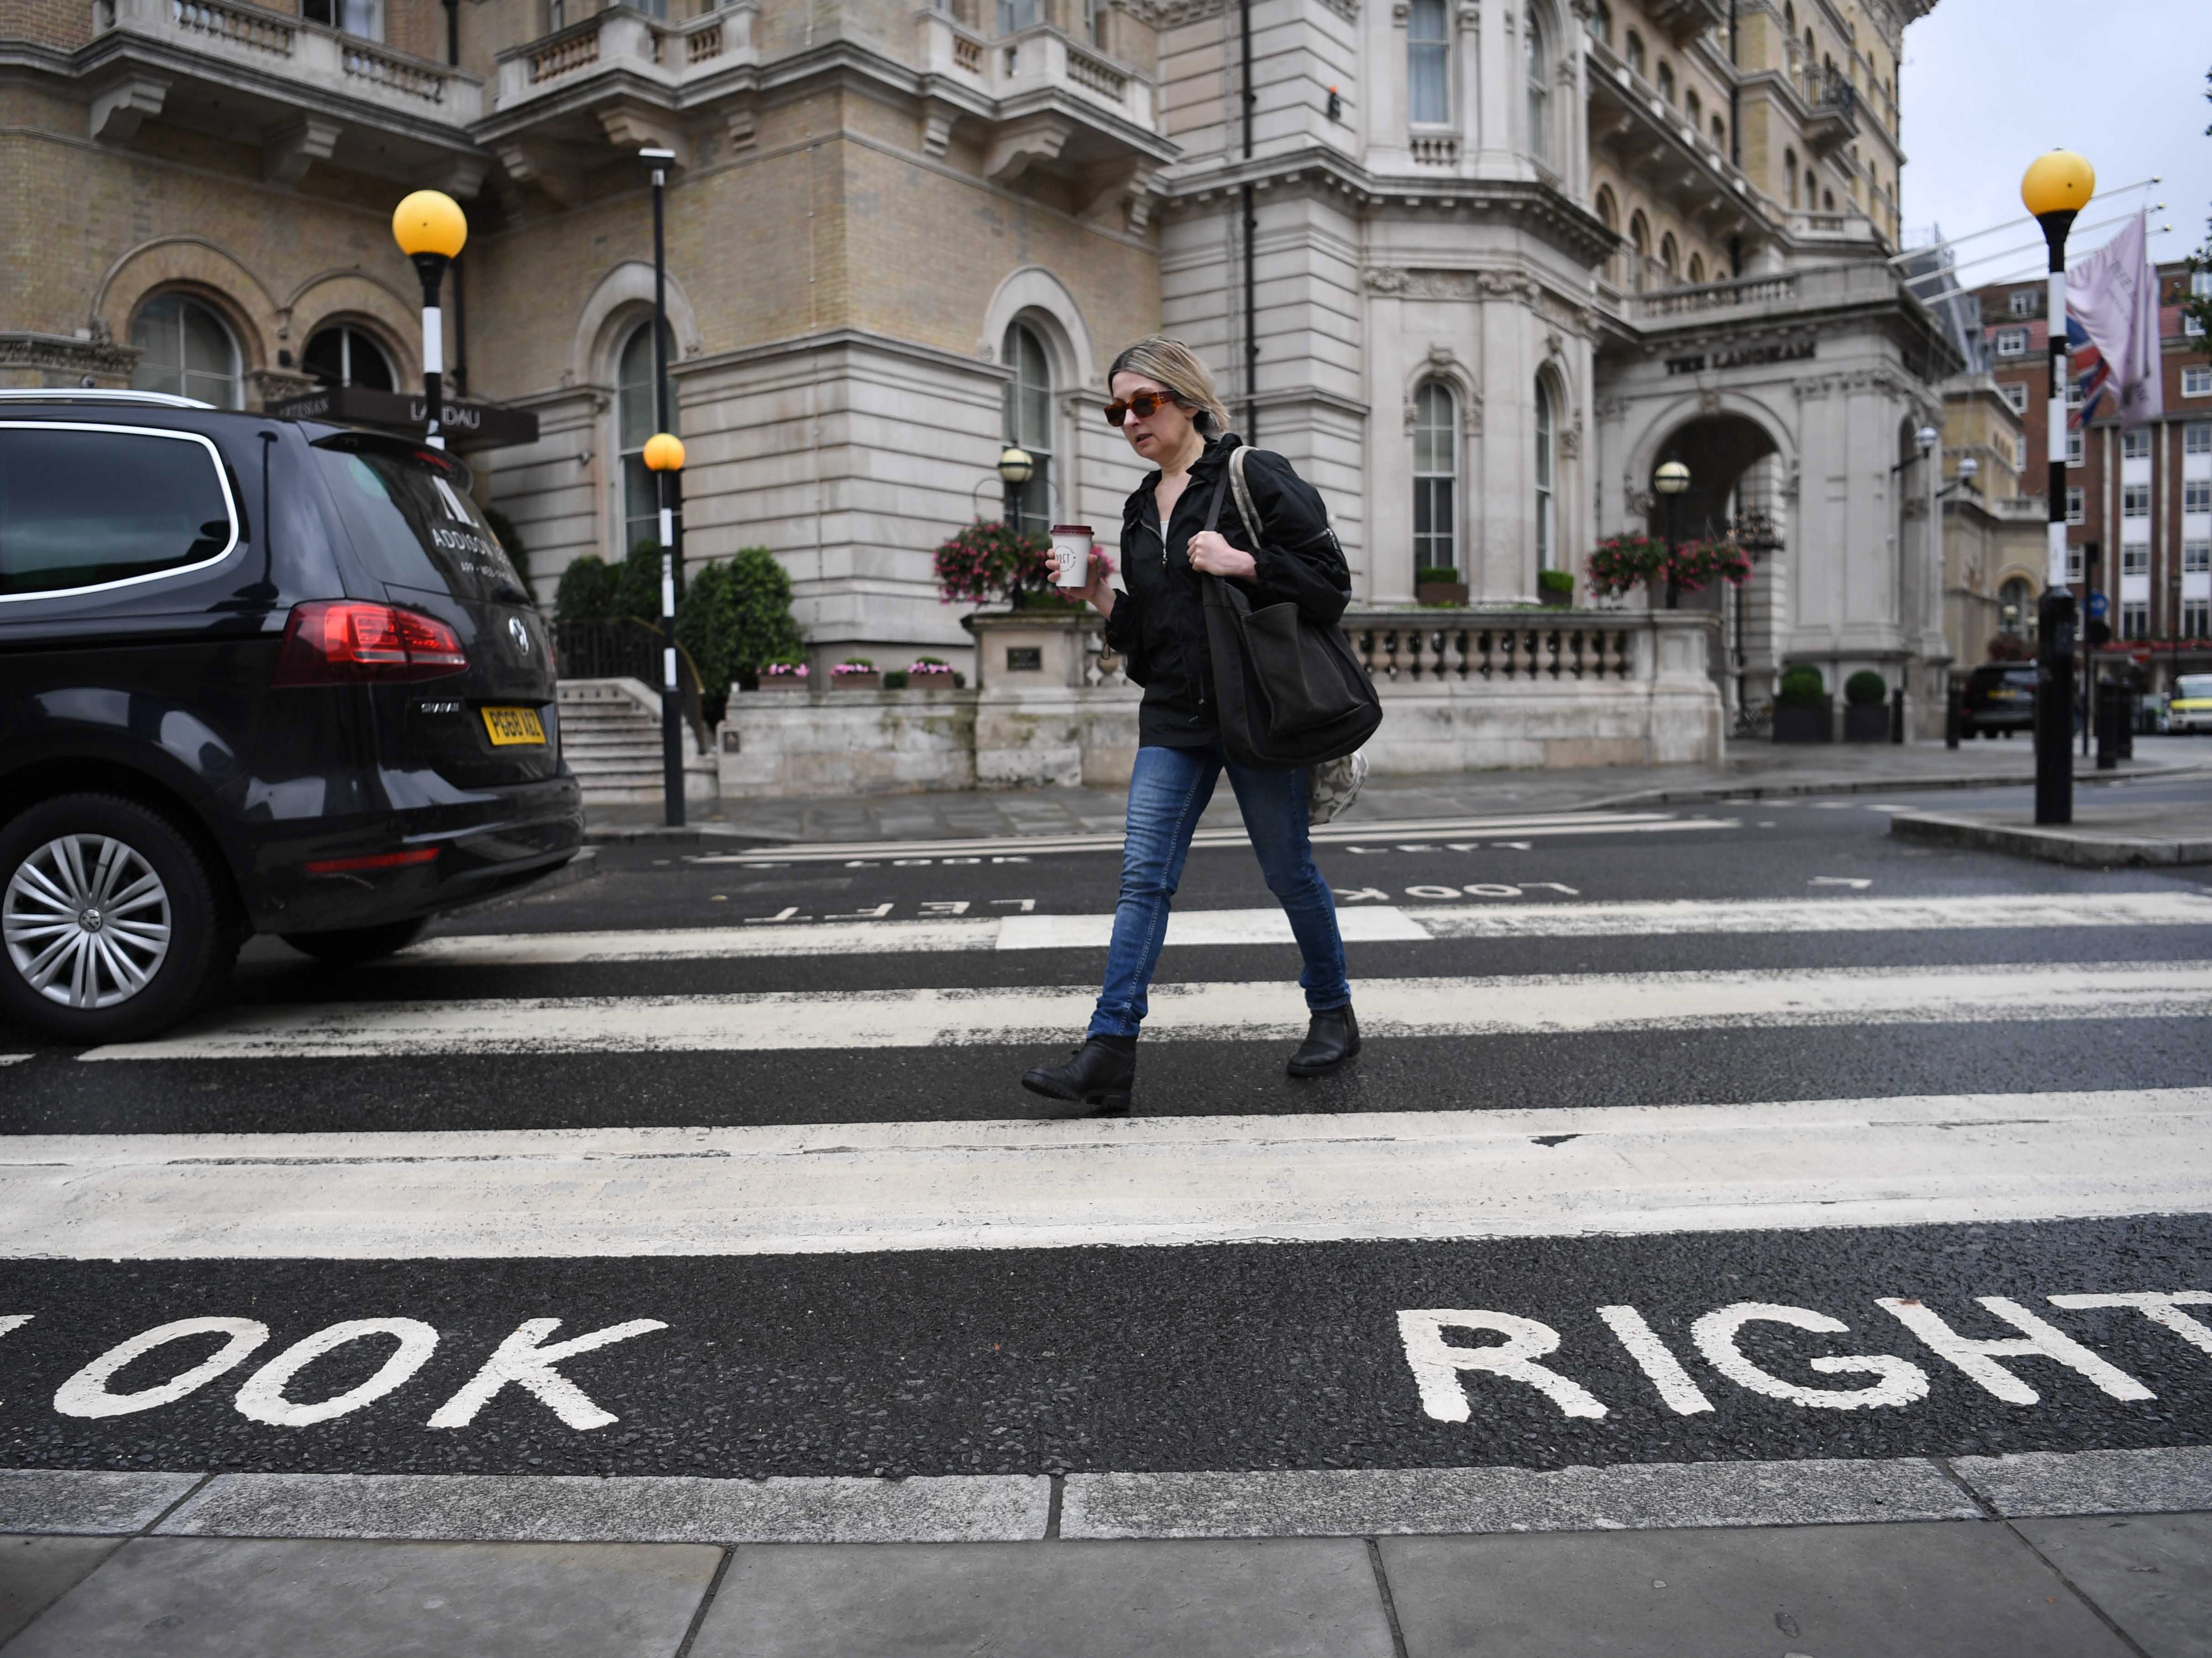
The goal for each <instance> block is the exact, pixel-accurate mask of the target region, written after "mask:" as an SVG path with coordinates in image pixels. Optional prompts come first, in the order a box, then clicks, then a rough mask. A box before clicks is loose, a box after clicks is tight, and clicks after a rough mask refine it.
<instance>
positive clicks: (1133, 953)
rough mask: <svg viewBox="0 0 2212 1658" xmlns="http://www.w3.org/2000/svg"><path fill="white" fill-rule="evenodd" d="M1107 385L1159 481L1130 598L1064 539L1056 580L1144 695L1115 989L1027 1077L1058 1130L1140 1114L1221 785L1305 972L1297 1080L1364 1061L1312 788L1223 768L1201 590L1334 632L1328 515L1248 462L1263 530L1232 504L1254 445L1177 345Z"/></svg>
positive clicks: (1128, 568) (1125, 517) (1132, 553)
mask: <svg viewBox="0 0 2212 1658" xmlns="http://www.w3.org/2000/svg"><path fill="white" fill-rule="evenodd" d="M1107 383H1108V386H1109V391H1110V395H1111V397H1112V398H1113V401H1112V402H1110V403H1109V404H1107V405H1106V411H1105V412H1106V420H1107V423H1108V424H1109V425H1110V426H1113V427H1115V428H1117V429H1118V430H1119V431H1120V432H1121V435H1122V436H1123V437H1124V438H1125V439H1126V440H1127V441H1128V445H1129V446H1130V448H1132V449H1133V450H1134V451H1135V452H1137V454H1138V455H1139V457H1141V458H1142V459H1145V460H1146V461H1149V462H1151V463H1152V465H1153V466H1154V467H1155V468H1157V469H1158V470H1156V471H1153V472H1152V474H1151V475H1150V476H1148V477H1146V479H1145V480H1144V482H1142V483H1139V485H1138V486H1137V488H1136V489H1134V490H1133V491H1132V492H1131V494H1130V495H1129V497H1128V500H1127V502H1126V504H1125V505H1124V506H1123V507H1122V512H1121V578H1122V581H1123V583H1124V587H1125V590H1124V591H1117V590H1115V588H1113V587H1111V586H1108V585H1107V581H1106V575H1105V562H1104V561H1103V559H1102V558H1100V557H1098V556H1096V555H1091V556H1090V558H1089V568H1087V569H1086V568H1084V567H1083V564H1082V562H1081V561H1082V558H1083V555H1081V554H1079V553H1072V552H1066V551H1063V550H1060V544H1059V543H1058V541H1057V539H1056V545H1055V553H1054V576H1053V579H1054V582H1055V583H1056V584H1057V585H1058V586H1060V588H1061V590H1062V591H1063V592H1066V593H1067V595H1068V596H1069V597H1071V598H1083V599H1085V600H1086V601H1088V602H1089V603H1090V604H1091V605H1092V606H1094V607H1095V608H1096V609H1097V611H1098V613H1099V614H1100V615H1101V616H1103V617H1104V618H1105V623H1106V626H1105V643H1106V648H1107V649H1109V651H1113V652H1115V653H1119V654H1120V655H1121V657H1122V658H1123V659H1124V660H1125V661H1126V663H1127V671H1128V676H1129V677H1130V678H1131V679H1132V680H1133V681H1135V682H1136V683H1139V684H1140V685H1142V686H1143V687H1144V689H1145V695H1144V700H1143V702H1142V703H1141V705H1140V706H1139V711H1138V743H1139V747H1138V750H1137V758H1136V762H1135V765H1134V767H1133V769H1132V772H1131V774H1130V779H1129V805H1128V818H1127V838H1126V840H1125V841H1124V844H1123V847H1122V853H1121V896H1120V900H1119V902H1118V903H1117V904H1116V906H1115V912H1114V932H1113V942H1112V944H1111V946H1110V947H1109V951H1108V955H1107V963H1106V977H1105V983H1104V985H1103V988H1102V989H1101V990H1100V993H1099V996H1098V1003H1097V1009H1096V1010H1095V1011H1093V1013H1092V1014H1091V1025H1090V1029H1089V1030H1088V1032H1087V1033H1086V1034H1085V1040H1084V1042H1083V1045H1082V1046H1081V1047H1080V1048H1078V1049H1076V1051H1075V1054H1074V1055H1073V1058H1072V1059H1070V1060H1067V1061H1066V1063H1064V1064H1060V1065H1055V1066H1040V1067H1038V1068H1037V1069H1036V1070H1033V1071H1031V1072H1029V1073H1028V1074H1027V1075H1025V1076H1024V1078H1022V1085H1023V1086H1024V1088H1026V1089H1028V1090H1030V1092H1031V1093H1034V1094H1040V1095H1042V1096H1044V1097H1046V1098H1047V1099H1049V1100H1054V1101H1057V1102H1061V1103H1062V1104H1063V1105H1065V1106H1066V1107H1068V1108H1069V1109H1067V1110H1066V1111H1063V1112H1060V1113H1056V1114H1062V1115H1083V1114H1091V1113H1111V1112H1119V1111H1125V1110H1127V1108H1128V1107H1129V1102H1130V1097H1131V1094H1132V1092H1133V1087H1134V1084H1135V1078H1136V1064H1137V1035H1138V1032H1139V1029H1141V1028H1142V1026H1143V1023H1144V1020H1145V1015H1146V1008H1147V1002H1146V993H1147V991H1148V989H1149V987H1150V986H1151V984H1152V972H1153V969H1154V968H1155V967H1156V966H1157V964H1158V961H1159V955H1160V948H1161V945H1162V944H1163V943H1164V941H1165V939H1166V937H1167V928H1168V914H1169V910H1170V906H1171V905H1172V903H1173V902H1174V899H1175V895H1176V887H1177V885H1178V884H1180V882H1181V880H1182V869H1183V861H1184V859H1185V858H1186V857H1187V855H1188V853H1189V851H1190V841H1191V835H1192V832H1193V830H1194V829H1196V828H1197V826H1198V820H1199V817H1200V813H1202V812H1203V811H1205V810H1206V803H1207V802H1208V801H1209V800H1210V799H1212V795H1213V791H1214V786H1215V784H1216V783H1217V782H1218V780H1219V779H1220V776H1221V774H1222V773H1223V772H1224V771H1227V773H1228V774H1229V783H1230V786H1231V788H1233V789H1234V790H1235V791H1236V793H1237V805H1238V807H1239V808H1240V809H1241V810H1242V811H1243V816H1244V827H1245V830H1246V833H1247V834H1248V835H1249V836H1250V837H1251V841H1252V850H1253V852H1254V853H1255V854H1256V855H1257V857H1258V859H1259V862H1260V869H1261V873H1262V874H1263V875H1264V876H1265V877H1266V878H1267V888H1268V890H1269V891H1271V892H1273V894H1274V896H1275V897H1276V898H1277V899H1278V900H1279V902H1281V904H1282V906H1283V910H1284V913H1285V914H1286V915H1287V916H1288V917H1289V918H1290V923H1291V932H1292V933H1293V935H1294V936H1295V937H1296V938H1297V944H1298V950H1299V952H1300V954H1301V955H1302V956H1303V957H1304V971H1303V972H1302V973H1301V974H1300V975H1299V978H1298V982H1299V984H1300V986H1301V987H1303V988H1304V991H1305V998H1306V1006H1307V1008H1308V1010H1309V1012H1310V1027H1309V1029H1308V1030H1307V1033H1306V1038H1305V1041H1304V1043H1303V1044H1302V1045H1301V1046H1300V1047H1299V1048H1298V1050H1297V1053H1296V1054H1293V1055H1292V1056H1291V1060H1290V1062H1289V1066H1288V1070H1289V1072H1290V1074H1291V1076H1294V1077H1318V1076H1325V1075H1327V1074H1328V1073H1329V1072H1333V1071H1335V1070H1337V1069H1339V1068H1340V1067H1341V1066H1343V1065H1344V1064H1345V1063H1346V1061H1347V1060H1351V1059H1352V1056H1353V1055H1355V1054H1358V1052H1359V1027H1358V1023H1357V1021H1356V1020H1355V1019H1354V1017H1353V1016H1352V987H1351V985H1350V984H1349V983H1348V982H1347V981H1346V977H1345V965H1344V944H1343V941H1342V939H1341V938H1340V937H1339V935H1338V932H1337V926H1336V905H1335V899H1334V895H1333V894H1332V893H1331V892H1330V890H1329V887H1328V883H1327V882H1326V881H1324V880H1323V879H1322V877H1321V873H1320V872H1319V871H1318V870H1316V868H1315V867H1314V860H1313V851H1312V847H1311V844H1310V841H1309V838H1308V835H1307V821H1308V810H1309V805H1308V781H1309V780H1308V774H1307V772H1306V771H1305V770H1304V768H1264V769H1263V768H1255V767H1249V766H1242V765H1238V764H1237V763H1235V762H1232V761H1231V759H1230V758H1229V756H1228V755H1227V754H1226V753H1225V750H1224V747H1223V741H1222V731H1221V724H1220V717H1221V716H1220V710H1219V705H1218V699H1217V697H1216V694H1215V691H1216V688H1215V684H1214V673H1213V669H1212V662H1211V661H1210V659H1209V647H1208V639H1207V626H1206V596H1205V582H1206V578H1207V577H1210V576H1218V577H1222V578H1225V580H1227V581H1228V582H1230V583H1233V584H1236V585H1237V586H1239V587H1240V588H1241V589H1242V590H1243V593H1244V595H1245V596H1246V597H1247V598H1249V600H1250V602H1251V604H1253V605H1254V606H1255V607H1257V606H1261V605H1272V604H1293V605H1295V606H1296V607H1297V614H1298V616H1299V619H1300V620H1301V622H1302V623H1313V624H1317V625H1319V626H1321V627H1323V628H1328V629H1334V627H1335V626H1336V624H1337V622H1338V620H1339V618H1340V616H1342V615H1343V612H1344V607H1345V603H1346V599H1347V598H1348V597H1349V595H1350V593H1351V588H1352V581H1351V575H1350V572H1349V571H1348V570H1347V568H1346V564H1345V560H1344V554H1343V551H1342V550H1341V549H1340V547H1339V546H1338V545H1337V541H1336V537H1335V535H1334V532H1333V531H1331V530H1330V529H1329V525H1328V509H1327V508H1326V507H1323V505H1322V500H1321V497H1320V495H1317V494H1316V492H1315V490H1314V489H1313V486H1312V485H1310V484H1309V483H1306V481H1305V480H1304V479H1303V478H1301V477H1299V476H1298V475H1297V472H1296V471H1293V470H1292V469H1291V465H1290V463H1289V462H1287V461H1286V460H1285V459H1283V458H1282V457H1281V456H1279V455H1275V454H1270V453H1268V452H1266V451H1264V450H1258V449H1253V450H1249V451H1248V452H1246V454H1245V456H1244V458H1243V460H1242V461H1240V462H1239V463H1238V464H1237V465H1238V467H1239V469H1241V470H1242V471H1243V474H1244V479H1243V482H1244V483H1245V484H1246V485H1247V486H1248V491H1249V501H1250V503H1251V505H1252V507H1253V509H1254V510H1253V512H1252V514H1251V516H1253V517H1254V518H1255V519H1256V520H1257V522H1256V523H1254V524H1248V523H1246V522H1245V514H1244V513H1242V512H1240V511H1239V510H1238V503H1237V501H1236V500H1235V499H1234V498H1233V495H1235V494H1237V493H1245V492H1235V491H1232V490H1231V488H1230V483H1231V480H1230V478H1229V477H1228V476H1227V474H1228V472H1229V471H1230V457H1231V455H1232V454H1233V453H1234V452H1236V451H1237V449H1239V448H1241V447H1243V440H1241V439H1240V438H1238V437H1237V435H1236V434H1234V433H1232V432H1230V431H1229V430H1227V429H1226V428H1227V427H1228V424H1229V417H1228V415H1227V413H1226V412H1225V410H1223V408H1222V405H1221V400H1220V398H1219V397H1218V394H1217V393H1216V392H1215V391H1214V387H1213V380H1212V375H1211V374H1208V373H1207V372H1206V366H1205V364H1204V363H1202V362H1201V361H1200V360H1199V359H1198V357H1197V356H1196V355H1195V354H1194V353H1193V352H1192V351H1191V349H1189V348H1188V346H1186V345H1184V344H1183V343H1182V342H1181V341H1179V340H1173V339H1168V338H1165V337H1160V336H1153V337H1150V338H1147V339H1143V340H1139V341H1138V342H1137V343H1135V344H1134V345H1132V346H1131V347H1129V348H1128V349H1127V350H1126V351H1124V352H1122V353H1121V355H1120V356H1118V357H1116V358H1115V360H1114V366H1113V368H1112V370H1111V371H1110V373H1109V374H1108V376H1107ZM1063 567H1066V568H1063Z"/></svg>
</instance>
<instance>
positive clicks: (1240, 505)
mask: <svg viewBox="0 0 2212 1658" xmlns="http://www.w3.org/2000/svg"><path fill="white" fill-rule="evenodd" d="M1251 452H1252V446H1251V445H1250V444H1249V443H1240V444H1238V445H1237V447H1235V448H1234V449H1232V450H1231V451H1230V452H1229V487H1230V488H1231V489H1234V490H1236V492H1237V517H1239V518H1241V519H1243V520H1244V532H1245V533H1246V534H1247V535H1249V536H1250V537H1252V539H1253V541H1254V543H1255V545H1254V546H1252V547H1250V548H1249V549H1248V551H1250V552H1255V553H1256V552H1258V551H1259V550H1260V549H1259V547H1258V546H1257V543H1259V542H1261V541H1262V540H1265V539H1266V531H1265V526H1263V525H1261V522H1260V509H1259V508H1258V507H1255V506H1254V505H1253V504H1252V486H1251V484H1250V483H1248V482H1247V481H1246V480H1245V477H1244V457H1245V456H1247V455H1249V454H1250V453H1251ZM1208 527H1209V528H1211V527H1212V526H1211V525H1209V526H1208Z"/></svg>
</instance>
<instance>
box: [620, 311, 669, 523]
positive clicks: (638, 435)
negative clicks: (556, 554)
mask: <svg viewBox="0 0 2212 1658" xmlns="http://www.w3.org/2000/svg"><path fill="white" fill-rule="evenodd" d="M663 337H664V339H665V341H666V343H667V344H666V349H667V352H668V361H671V362H673V361H676V337H675V335H673V334H672V333H665V334H664V335H663ZM615 387H616V394H615V405H616V410H615V426H616V434H615V435H616V438H617V441H618V442H619V443H620V445H621V448H622V477H623V538H622V545H621V546H620V547H618V548H617V549H616V555H617V556H618V557H620V556H627V555H628V554H629V550H630V549H631V548H633V547H635V546H636V545H637V544H638V543H639V542H641V541H647V542H651V543H652V544H653V545H654V546H656V547H657V546H659V544H660V496H659V486H658V485H656V484H655V483H653V471H652V469H651V468H650V467H648V466H647V465H646V464H645V440H647V438H649V437H651V436H652V435H653V432H654V430H655V427H654V420H655V418H656V416H657V414H658V410H656V409H655V407H654V404H653V325H652V323H650V322H644V323H641V324H639V325H637V326H636V327H635V328H634V329H632V330H631V331H630V336H629V339H627V340H625V341H623V349H622V356H621V357H620V359H619V360H618V361H617V365H616V369H615ZM668 424H669V427H670V429H671V430H675V429H678V427H679V425H680V421H679V418H678V414H677V409H676V382H675V380H674V379H673V378H672V377H671V379H670V380H669V383H668Z"/></svg>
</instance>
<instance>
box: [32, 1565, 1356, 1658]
mask: <svg viewBox="0 0 2212 1658" xmlns="http://www.w3.org/2000/svg"><path fill="white" fill-rule="evenodd" d="M983 1654H987V1655H989V1658H1165V1655H1173V1658H1230V1655H1232V1654H1233V1655H1237V1658H1257V1655H1265V1658H1391V1641H1390V1628H1389V1620H1388V1617H1387V1615H1386V1613H1385V1612H1384V1611H1383V1601H1382V1597H1381V1595H1380V1594H1379V1592H1378V1590H1377V1588H1376V1581H1375V1576H1374V1570H1373V1567H1372V1565H1371V1564H1370V1560H1369V1557H1368V1551H1367V1546H1366V1545H1365V1544H1364V1543H1361V1542H1358V1541H1353V1540H1346V1541H1333V1540H1332V1541H1273V1542H1244V1541H1237V1542H1212V1543H1048V1544H1034V1543H1032V1544H978V1545H969V1546H958V1547H930V1546H926V1545H923V1546H890V1547H885V1548H880V1549H872V1550H870V1551H869V1552H868V1553H867V1555H866V1559H865V1561H856V1560H855V1558H854V1556H853V1554H852V1552H850V1551H847V1550H839V1549H835V1548H816V1547H807V1546H799V1547H789V1548H741V1549H739V1550H738V1551H737V1552H736V1554H735V1556H734V1558H732V1562H731V1564H730V1570H729V1572H728V1574H727V1576H726V1577H725V1578H724V1580H723V1582H722V1587H721V1589H720V1593H719V1594H717V1595H716V1596H715V1600H714V1606H712V1607H711V1608H709V1609H708V1613H707V1616H706V1619H704V1621H703V1622H702V1624H701V1625H700V1629H699V1635H698V1638H697V1639H696V1641H695V1642H694V1643H693V1645H692V1647H691V1658H977V1655H983ZM11 1658H12V1655H11Z"/></svg>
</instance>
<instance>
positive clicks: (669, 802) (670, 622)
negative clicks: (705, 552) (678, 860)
mask: <svg viewBox="0 0 2212 1658" xmlns="http://www.w3.org/2000/svg"><path fill="white" fill-rule="evenodd" d="M645 464H646V466H647V469H648V470H649V471H651V472H652V473H653V489H654V493H655V494H656V495H658V496H659V505H660V788H661V793H662V796H663V798H664V799H665V803H666V809H665V812H664V814H663V815H664V817H665V819H666V822H667V823H668V826H669V827H670V828H671V829H678V828H681V827H682V825H683V823H684V715H683V712H682V708H681V704H680V702H679V701H678V697H679V692H680V687H679V684H678V680H677V677H676V556H677V554H676V512H675V509H674V507H672V506H671V504H670V496H671V494H672V493H673V489H672V487H671V486H672V485H673V483H675V481H676V480H677V479H678V478H679V477H682V475H683V471H684V442H683V440H682V439H680V438H678V436H676V434H674V433H672V432H655V433H654V434H653V435H652V436H651V437H649V438H647V440H645Z"/></svg>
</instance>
